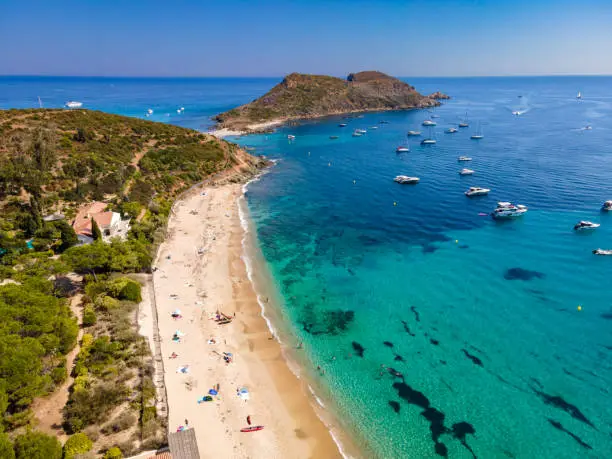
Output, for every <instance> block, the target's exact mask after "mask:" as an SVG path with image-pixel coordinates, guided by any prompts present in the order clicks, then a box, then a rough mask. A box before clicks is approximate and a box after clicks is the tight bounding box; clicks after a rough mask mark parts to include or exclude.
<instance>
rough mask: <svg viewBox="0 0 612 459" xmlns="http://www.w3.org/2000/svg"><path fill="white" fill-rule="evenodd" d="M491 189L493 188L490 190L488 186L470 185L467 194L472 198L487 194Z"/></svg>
mask: <svg viewBox="0 0 612 459" xmlns="http://www.w3.org/2000/svg"><path fill="white" fill-rule="evenodd" d="M490 191H491V190H489V189H488V188H480V187H477V186H472V187H470V189H469V190H467V191H466V192H465V195H466V196H467V197H468V198H472V197H475V196H486V195H487V194H489V192H490Z"/></svg>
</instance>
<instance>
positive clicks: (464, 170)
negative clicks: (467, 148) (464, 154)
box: [459, 168, 474, 175]
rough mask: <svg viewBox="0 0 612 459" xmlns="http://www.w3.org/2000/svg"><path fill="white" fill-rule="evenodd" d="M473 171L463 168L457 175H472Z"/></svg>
mask: <svg viewBox="0 0 612 459" xmlns="http://www.w3.org/2000/svg"><path fill="white" fill-rule="evenodd" d="M473 174H474V171H473V170H472V169H466V168H463V169H461V170H460V171H459V175H473Z"/></svg>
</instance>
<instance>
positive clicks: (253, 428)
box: [240, 426, 264, 432]
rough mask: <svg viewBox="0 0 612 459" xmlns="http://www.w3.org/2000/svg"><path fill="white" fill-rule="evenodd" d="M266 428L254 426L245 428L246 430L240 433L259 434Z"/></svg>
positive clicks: (241, 430)
mask: <svg viewBox="0 0 612 459" xmlns="http://www.w3.org/2000/svg"><path fill="white" fill-rule="evenodd" d="M263 428H264V426H252V427H245V428H244V429H240V432H257V431H258V430H263Z"/></svg>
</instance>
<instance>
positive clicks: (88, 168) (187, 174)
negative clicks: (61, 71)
mask: <svg viewBox="0 0 612 459" xmlns="http://www.w3.org/2000/svg"><path fill="white" fill-rule="evenodd" d="M261 163H262V162H261V161H259V162H258V161H256V160H254V159H253V158H251V157H250V156H248V155H246V154H245V153H244V152H242V151H240V150H239V149H238V147H237V146H235V145H232V144H229V143H227V142H223V141H219V140H216V139H215V138H213V137H211V136H209V135H206V134H202V133H198V132H195V131H191V130H188V129H183V128H179V127H176V126H171V125H166V124H159V123H151V122H148V121H143V120H137V119H131V118H125V117H121V116H115V115H108V114H104V113H101V112H93V111H87V110H71V111H68V110H8V111H0V282H2V285H0V413H2V417H1V418H0V432H2V431H4V430H6V431H7V435H5V434H1V435H0V457H2V458H4V457H7V458H11V457H13V456H16V457H17V458H18V459H21V458H25V457H27V458H28V459H30V458H39V457H40V458H45V459H54V458H56V457H57V458H58V459H59V458H60V457H61V455H62V452H61V445H60V444H59V443H58V442H57V441H56V440H55V439H54V438H53V437H47V436H46V435H43V434H41V433H37V432H36V431H32V430H31V427H32V426H35V424H36V420H35V415H36V413H33V412H32V402H33V400H34V399H35V398H36V397H41V396H45V395H48V394H50V393H51V392H53V391H54V390H55V389H56V388H57V387H58V386H59V385H61V384H63V383H64V382H65V381H66V380H67V378H68V371H71V370H72V377H73V378H74V380H73V382H72V385H71V387H70V396H69V401H68V404H67V405H66V406H65V407H64V410H63V415H64V428H65V430H66V431H67V432H69V433H71V434H73V436H72V437H71V438H70V439H69V440H68V443H67V444H66V447H65V450H64V455H65V457H72V456H74V455H77V454H80V453H81V452H82V450H84V448H85V447H87V448H89V447H90V446H91V443H92V442H93V444H94V449H95V448H97V449H100V448H101V447H103V445H108V444H117V446H118V448H114V449H111V450H109V453H108V454H110V456H109V457H122V456H121V454H122V453H121V451H123V453H125V454H132V453H135V452H137V451H138V450H140V449H142V448H150V449H152V448H155V447H157V446H160V445H161V444H163V442H164V441H165V434H164V432H165V428H164V426H163V425H162V422H161V421H160V419H158V418H157V414H156V410H155V390H154V387H153V382H152V379H151V376H152V357H151V355H150V350H149V347H148V345H147V343H146V341H145V339H144V338H143V337H141V336H140V335H138V333H137V332H136V324H135V317H136V313H135V310H136V306H137V303H138V302H139V301H141V287H140V283H139V282H138V281H137V280H135V279H134V278H129V277H126V276H125V274H128V273H134V274H135V275H137V273H143V272H149V271H150V267H151V261H152V255H153V253H154V252H155V248H156V246H157V244H159V242H161V240H162V239H163V237H164V233H165V226H166V222H167V219H168V216H169V215H170V209H171V205H172V202H173V200H174V199H175V198H176V197H177V196H178V195H179V194H180V193H181V192H182V191H184V190H186V189H187V188H188V187H190V186H192V185H193V184H195V183H197V182H199V181H202V180H203V179H205V178H206V177H208V176H210V175H211V174H214V173H217V172H220V171H223V170H226V169H228V168H230V167H231V168H233V170H235V171H236V172H237V173H241V172H242V173H243V174H244V175H245V176H248V175H252V173H253V172H254V171H255V169H256V168H257V166H258V165H260V164H261ZM92 200H101V201H104V202H106V203H107V204H108V206H109V208H110V209H111V210H113V211H116V212H119V213H121V215H122V216H123V217H124V218H131V219H132V222H131V230H130V232H129V234H128V235H127V238H126V239H125V240H118V239H115V240H112V241H110V242H109V243H104V242H103V241H102V238H101V233H100V229H99V228H98V225H96V224H95V222H92V223H93V225H92V230H93V233H94V238H95V239H96V240H95V242H94V243H92V244H89V245H78V238H77V235H76V234H75V232H74V230H73V228H72V226H71V225H70V221H71V219H72V218H73V217H74V216H75V215H76V213H77V210H78V208H79V207H80V206H81V205H83V204H84V203H87V202H90V201H92ZM52 214H53V216H52ZM56 215H59V216H56ZM62 215H63V216H64V217H62ZM50 216H51V217H50ZM47 217H49V218H47ZM73 272H74V273H77V274H81V275H82V279H83V280H82V281H81V280H80V278H78V277H77V278H75V277H74V275H73V274H72V273H73ZM76 293H83V295H82V299H81V301H80V304H77V302H76V301H74V298H75V297H74V295H75V294H76ZM71 302H72V303H73V307H79V308H82V323H83V327H86V331H87V333H85V334H84V335H83V338H82V340H81V343H80V346H81V347H80V352H79V354H78V356H77V359H76V363H75V366H74V369H68V368H66V367H67V363H66V362H67V359H66V355H67V354H68V353H69V352H70V351H71V350H72V349H73V348H74V346H75V344H76V341H77V336H78V326H77V320H76V318H75V317H74V316H73V313H72V312H71V308H70V305H71ZM117 432H121V439H122V441H121V442H117V441H115V437H113V435H115V434H116V433H117ZM87 437H88V438H87ZM10 439H13V445H12V446H11V441H10ZM13 448H14V451H13ZM13 452H14V454H13Z"/></svg>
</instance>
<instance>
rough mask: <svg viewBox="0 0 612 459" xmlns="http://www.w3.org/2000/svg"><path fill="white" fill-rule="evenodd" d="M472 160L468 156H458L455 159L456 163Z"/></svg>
mask: <svg viewBox="0 0 612 459" xmlns="http://www.w3.org/2000/svg"><path fill="white" fill-rule="evenodd" d="M471 160H472V158H470V157H469V156H459V157H458V158H457V161H471Z"/></svg>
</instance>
